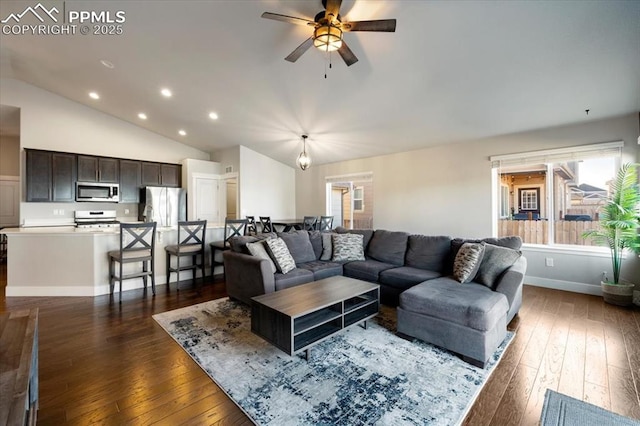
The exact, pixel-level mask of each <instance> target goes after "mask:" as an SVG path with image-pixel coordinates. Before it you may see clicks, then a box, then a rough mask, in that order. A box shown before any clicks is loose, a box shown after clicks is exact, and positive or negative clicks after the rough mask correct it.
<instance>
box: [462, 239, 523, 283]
mask: <svg viewBox="0 0 640 426" xmlns="http://www.w3.org/2000/svg"><path fill="white" fill-rule="evenodd" d="M521 255H522V253H521V252H520V251H518V250H513V249H510V248H507V247H500V246H494V245H493V244H485V246H484V256H483V257H482V263H481V264H480V268H479V269H478V273H477V274H476V277H475V278H474V279H473V280H474V281H475V282H477V283H478V284H483V285H486V286H487V287H489V288H490V289H492V290H494V289H495V282H496V280H497V279H498V277H499V276H500V275H502V273H503V272H504V271H506V270H507V269H508V268H509V267H511V265H513V264H514V263H515V262H516V260H518V259H519V258H520V256H521Z"/></svg>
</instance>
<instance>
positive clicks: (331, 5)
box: [324, 0, 342, 21]
mask: <svg viewBox="0 0 640 426" xmlns="http://www.w3.org/2000/svg"><path fill="white" fill-rule="evenodd" d="M341 4H342V0H327V7H326V9H327V12H326V13H325V14H324V16H325V18H327V19H329V15H333V19H329V20H330V21H333V20H336V19H338V13H340V5H341Z"/></svg>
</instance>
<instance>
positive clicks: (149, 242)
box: [107, 222, 156, 302]
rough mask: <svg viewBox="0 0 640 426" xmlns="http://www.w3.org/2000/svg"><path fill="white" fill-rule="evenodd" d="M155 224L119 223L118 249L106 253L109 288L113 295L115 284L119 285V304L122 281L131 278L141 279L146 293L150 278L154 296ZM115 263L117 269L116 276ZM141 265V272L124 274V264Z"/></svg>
mask: <svg viewBox="0 0 640 426" xmlns="http://www.w3.org/2000/svg"><path fill="white" fill-rule="evenodd" d="M155 244H156V222H149V223H121V224H120V248H119V249H118V250H112V251H109V252H108V253H107V255H108V256H109V286H110V287H111V289H110V290H111V291H110V294H112V295H113V290H114V288H115V282H116V281H118V282H119V283H120V295H119V297H120V302H122V281H123V280H128V279H131V278H142V282H143V283H144V291H145V292H146V291H147V278H148V277H151V291H152V292H153V294H154V295H155V294H156V275H155V268H154V266H153V264H154V259H155V257H154V256H155ZM116 262H117V263H118V265H119V267H118V268H117V269H118V274H116V266H115V264H116ZM134 262H140V263H142V271H138V272H131V273H127V274H125V273H124V272H123V267H124V264H126V263H134Z"/></svg>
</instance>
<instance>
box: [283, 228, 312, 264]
mask: <svg viewBox="0 0 640 426" xmlns="http://www.w3.org/2000/svg"><path fill="white" fill-rule="evenodd" d="M278 237H280V238H282V240H283V241H284V242H285V244H286V245H287V248H288V249H289V253H291V256H292V257H293V260H294V261H295V262H296V264H298V263H305V262H313V261H314V260H316V254H315V252H314V251H313V246H312V245H311V241H310V240H309V233H308V232H307V231H293V232H278Z"/></svg>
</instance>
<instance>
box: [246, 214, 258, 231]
mask: <svg viewBox="0 0 640 426" xmlns="http://www.w3.org/2000/svg"><path fill="white" fill-rule="evenodd" d="M245 217H246V219H247V231H246V234H247V235H256V234H257V233H258V227H257V226H256V217H255V216H245Z"/></svg>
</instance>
